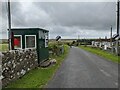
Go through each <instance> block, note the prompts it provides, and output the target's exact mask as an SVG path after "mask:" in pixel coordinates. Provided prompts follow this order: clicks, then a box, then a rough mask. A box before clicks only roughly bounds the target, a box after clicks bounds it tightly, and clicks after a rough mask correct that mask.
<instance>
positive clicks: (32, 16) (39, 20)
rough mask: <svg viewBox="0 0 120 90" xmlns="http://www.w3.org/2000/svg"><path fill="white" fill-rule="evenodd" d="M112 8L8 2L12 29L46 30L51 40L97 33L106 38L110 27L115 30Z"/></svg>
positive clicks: (95, 4) (109, 4)
mask: <svg viewBox="0 0 120 90" xmlns="http://www.w3.org/2000/svg"><path fill="white" fill-rule="evenodd" d="M27 4H28V5H27ZM2 7H3V10H2V19H3V22H4V24H3V27H4V29H6V28H7V27H6V24H7V23H6V22H7V16H6V13H7V11H6V8H5V7H6V6H5V4H4V5H3V6H2ZM115 7H116V3H115V2H86V3H83V2H80V3H78V2H77V3H73V2H72V3H70V2H67V3H66V2H61V3H58V2H46V3H44V2H30V3H28V2H22V3H21V2H12V3H11V12H12V27H41V28H46V29H48V30H50V37H51V38H54V37H55V36H56V35H61V36H63V37H71V38H73V37H76V35H78V34H81V37H97V36H98V35H97V32H99V31H101V32H102V35H101V37H103V35H108V34H107V31H108V30H109V29H110V25H113V29H115V28H116V21H115V20H116V10H115ZM93 32H95V33H93ZM114 32H115V30H114ZM103 33H104V34H103ZM99 36H100V35H99Z"/></svg>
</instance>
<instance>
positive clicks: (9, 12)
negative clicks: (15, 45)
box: [8, 0, 12, 50]
mask: <svg viewBox="0 0 120 90" xmlns="http://www.w3.org/2000/svg"><path fill="white" fill-rule="evenodd" d="M8 33H9V34H8V35H9V36H8V38H9V39H8V41H9V50H11V45H12V43H11V11H10V0H8Z"/></svg>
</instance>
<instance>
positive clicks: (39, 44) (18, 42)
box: [11, 28, 49, 64]
mask: <svg viewBox="0 0 120 90" xmlns="http://www.w3.org/2000/svg"><path fill="white" fill-rule="evenodd" d="M11 32H12V41H13V42H14V43H12V44H13V47H14V48H13V49H36V50H37V54H38V64H40V63H41V62H43V61H45V60H47V59H49V50H48V33H49V31H47V30H45V29H41V28H15V29H11Z"/></svg>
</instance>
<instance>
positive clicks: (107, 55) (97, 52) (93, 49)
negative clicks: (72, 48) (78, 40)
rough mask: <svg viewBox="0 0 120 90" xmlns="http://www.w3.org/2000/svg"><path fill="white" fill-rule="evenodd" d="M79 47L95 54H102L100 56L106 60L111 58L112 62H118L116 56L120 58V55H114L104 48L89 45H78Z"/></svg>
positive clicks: (119, 61)
mask: <svg viewBox="0 0 120 90" xmlns="http://www.w3.org/2000/svg"><path fill="white" fill-rule="evenodd" d="M79 47H80V48H82V49H84V50H86V51H89V52H91V53H94V54H96V55H99V56H102V57H104V58H106V59H107V60H111V61H113V62H116V63H120V60H119V59H118V58H120V56H116V55H114V54H112V53H109V52H106V51H104V50H100V49H99V48H92V47H89V46H86V47H85V46H79Z"/></svg>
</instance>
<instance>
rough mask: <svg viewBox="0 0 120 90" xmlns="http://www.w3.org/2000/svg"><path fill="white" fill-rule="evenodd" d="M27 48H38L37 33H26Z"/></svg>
mask: <svg viewBox="0 0 120 90" xmlns="http://www.w3.org/2000/svg"><path fill="white" fill-rule="evenodd" d="M25 48H36V35H25Z"/></svg>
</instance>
